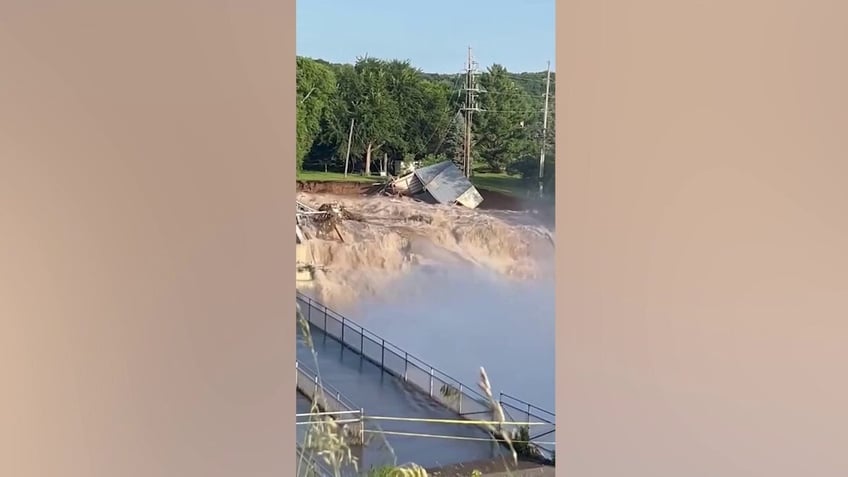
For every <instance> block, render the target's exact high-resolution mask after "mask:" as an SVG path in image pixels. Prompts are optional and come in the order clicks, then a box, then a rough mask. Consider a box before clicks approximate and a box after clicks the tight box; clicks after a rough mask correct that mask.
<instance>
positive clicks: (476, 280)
mask: <svg viewBox="0 0 848 477" xmlns="http://www.w3.org/2000/svg"><path fill="white" fill-rule="evenodd" d="M298 200H300V201H301V202H304V203H306V204H309V205H313V206H318V205H320V204H323V203H328V202H337V203H340V204H341V205H342V206H343V207H344V208H345V209H347V210H349V211H351V212H354V213H355V214H357V215H360V216H362V219H363V220H362V221H344V222H343V223H342V225H341V226H340V232H341V234H342V237H343V238H344V240H345V241H344V242H340V241H338V240H332V239H329V238H328V239H327V240H309V241H308V242H307V244H308V248H309V252H310V253H311V256H312V258H313V260H314V261H315V263H316V264H318V265H320V266H324V267H326V269H325V270H324V271H319V272H317V273H316V278H315V281H314V283H313V284H312V285H311V286H310V287H309V288H305V289H303V291H304V292H306V293H307V294H310V295H312V296H314V297H315V298H317V299H318V300H320V301H322V302H324V303H325V304H327V305H328V306H330V307H331V308H334V309H336V310H338V311H339V312H342V313H343V314H345V315H346V316H348V317H350V318H353V319H354V320H356V321H357V322H358V323H360V324H362V325H363V326H365V327H366V328H369V329H371V330H372V331H374V332H375V333H378V334H380V335H382V336H383V337H385V338H386V339H388V340H390V341H392V342H393V343H395V344H396V345H398V346H400V347H402V348H404V349H406V350H408V351H409V352H410V353H412V354H415V355H417V356H418V357H419V358H421V359H423V360H424V361H426V362H428V363H430V364H431V365H433V366H435V367H438V368H439V369H441V370H442V371H444V372H446V373H448V374H450V375H452V376H454V377H455V378H457V379H459V380H461V381H463V382H466V383H469V384H473V383H476V380H477V372H478V369H479V367H480V366H483V367H485V368H486V369H487V372H488V373H489V377H490V379H491V380H492V384H493V386H494V388H495V390H496V391H498V390H502V391H505V392H507V393H509V394H511V395H514V396H516V397H519V398H521V399H525V400H528V401H530V402H532V403H534V404H536V405H538V406H540V407H543V408H546V409H550V410H553V406H554V369H553V366H554V355H553V353H554V339H553V331H554V287H553V285H554V281H553V254H554V243H553V238H552V233H551V231H550V229H549V228H547V227H545V226H544V225H542V224H541V223H539V222H538V220H537V219H536V218H535V217H534V216H533V215H532V214H530V213H519V212H496V211H473V210H468V209H465V208H461V207H451V206H438V205H430V204H423V203H419V202H415V201H412V200H409V199H389V198H385V197H333V196H326V195H315V194H307V193H301V194H300V195H299V197H298Z"/></svg>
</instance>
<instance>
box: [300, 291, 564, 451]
mask: <svg viewBox="0 0 848 477" xmlns="http://www.w3.org/2000/svg"><path fill="white" fill-rule="evenodd" d="M297 301H298V304H299V306H300V307H301V313H302V314H303V316H304V318H306V321H307V322H309V324H310V326H315V327H316V328H318V329H319V330H321V331H322V332H323V334H324V335H326V336H328V337H330V338H332V339H334V340H336V341H338V342H339V343H340V344H341V345H342V346H344V347H346V348H348V349H350V350H351V351H353V352H355V353H357V354H359V355H361V356H362V357H363V358H365V359H366V360H368V361H370V362H371V363H373V364H375V365H376V366H379V367H380V368H381V369H382V370H383V371H384V372H386V373H388V374H391V375H393V376H395V377H397V378H398V379H400V380H403V381H404V382H406V383H409V384H411V385H413V386H414V387H416V388H418V389H419V390H420V391H421V392H423V393H424V394H426V395H428V396H429V397H430V398H432V399H434V400H435V401H437V402H439V403H440V404H442V405H443V406H444V407H446V408H448V409H450V410H452V411H454V412H456V413H457V414H459V415H460V416H462V417H467V418H469V419H473V420H477V419H485V416H487V415H488V416H491V414H492V406H491V404H490V402H489V400H488V399H487V398H486V397H485V396H483V395H482V394H481V393H479V392H477V391H476V390H475V389H474V387H471V386H468V385H466V384H463V383H461V382H460V381H458V380H456V379H454V378H452V377H451V376H449V375H447V374H445V373H443V372H441V371H439V370H438V369H436V368H434V367H433V366H430V365H428V364H427V363H425V362H424V361H422V360H420V359H418V358H417V357H415V356H413V355H411V354H409V353H408V352H406V351H404V350H402V349H401V348H400V347H398V346H396V345H394V344H392V343H391V342H389V341H386V340H385V339H384V338H382V337H380V336H378V335H377V334H375V333H373V332H371V331H369V330H367V329H366V328H364V327H362V326H360V325H358V324H356V323H355V322H353V321H351V320H350V319H348V318H345V317H344V316H342V315H341V314H339V313H336V312H335V311H333V310H331V309H329V308H328V307H326V306H325V305H323V304H321V303H319V302H317V301H315V300H313V299H312V298H310V297H308V296H306V295H304V294H302V293H301V292H299V291H298V292H297ZM499 401H500V404H501V407H502V408H503V409H504V414H505V415H506V419H507V421H508V422H509V423H511V424H515V425H514V426H511V427H512V428H515V426H520V425H521V423H527V422H534V423H539V422H541V423H544V424H545V425H541V426H539V425H534V426H532V427H531V428H530V439H529V440H530V445H531V447H533V448H535V449H536V450H537V451H538V452H539V453H540V454H542V456H544V457H547V458H550V457H551V455H552V454H553V450H552V449H553V445H552V444H550V443H551V442H554V437H555V428H556V425H555V422H556V416H555V415H554V413H552V412H549V411H545V410H543V409H541V408H538V407H536V406H533V405H532V404H529V403H527V402H525V401H521V400H520V399H517V398H513V397H511V396H509V395H507V394H504V393H501V394H500V396H499ZM508 411H510V412H508ZM525 411H526V412H525ZM540 428H541V429H540ZM537 442H547V444H545V445H539V444H538V443H537Z"/></svg>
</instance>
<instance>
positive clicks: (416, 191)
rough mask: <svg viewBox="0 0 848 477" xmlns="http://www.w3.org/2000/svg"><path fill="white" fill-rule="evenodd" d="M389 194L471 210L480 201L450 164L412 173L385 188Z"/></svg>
mask: <svg viewBox="0 0 848 477" xmlns="http://www.w3.org/2000/svg"><path fill="white" fill-rule="evenodd" d="M389 189H390V191H391V192H392V193H394V194H398V195H405V196H409V197H413V198H415V199H418V200H422V201H424V202H430V203H440V204H460V205H463V206H465V207H468V208H469V209H474V208H476V207H477V206H478V205H480V203H481V202H483V197H482V196H481V195H480V192H479V191H478V190H477V188H476V187H474V185H473V184H471V181H469V180H468V178H467V177H465V174H463V173H462V171H461V170H460V169H459V168H458V167H457V166H456V164H454V163H453V162H452V161H443V162H439V163H438V164H433V165H430V166H426V167H422V168H419V169H414V170H413V171H412V172H409V173H407V174H406V175H403V176H401V177H399V178H397V179H395V180H393V181H392V182H391V183H390V184H389Z"/></svg>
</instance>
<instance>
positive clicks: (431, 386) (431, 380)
mask: <svg viewBox="0 0 848 477" xmlns="http://www.w3.org/2000/svg"><path fill="white" fill-rule="evenodd" d="M430 397H433V367H432V366H431V367H430Z"/></svg>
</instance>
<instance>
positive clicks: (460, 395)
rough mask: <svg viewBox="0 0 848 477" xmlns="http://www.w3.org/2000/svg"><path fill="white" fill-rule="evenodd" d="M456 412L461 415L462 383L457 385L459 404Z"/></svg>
mask: <svg viewBox="0 0 848 477" xmlns="http://www.w3.org/2000/svg"><path fill="white" fill-rule="evenodd" d="M457 408H458V409H457V410H456V412H457V413H459V414H462V383H459V403H458V404H457Z"/></svg>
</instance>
